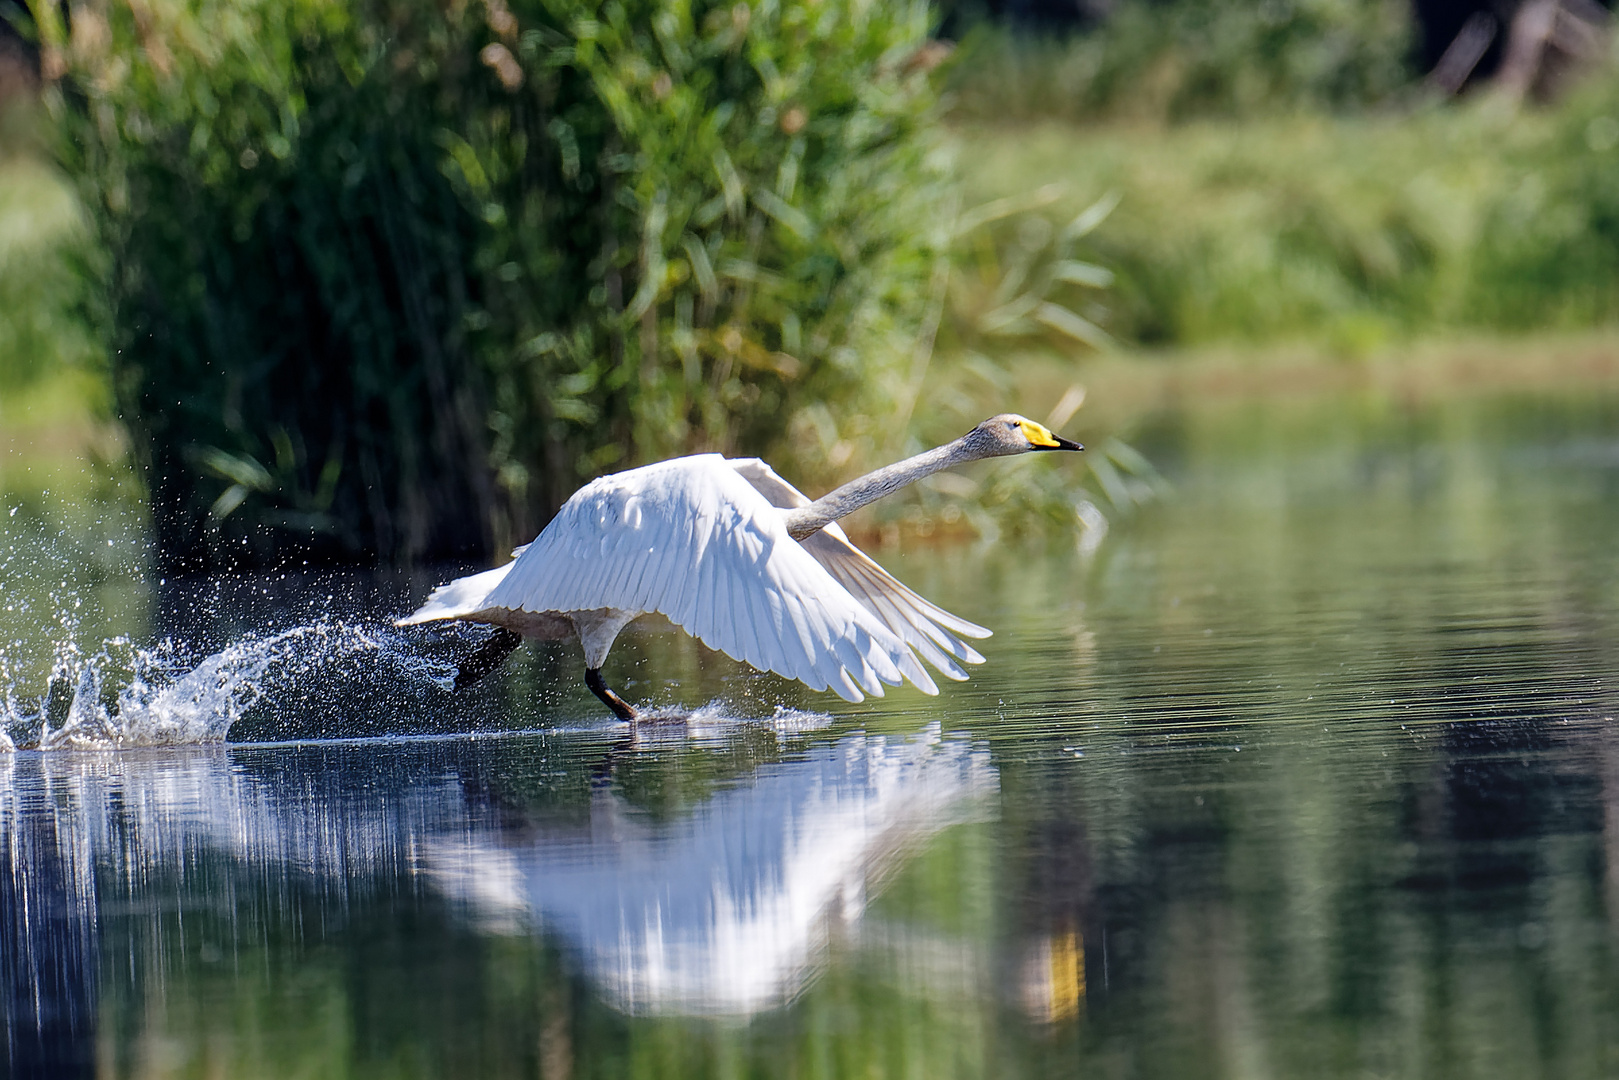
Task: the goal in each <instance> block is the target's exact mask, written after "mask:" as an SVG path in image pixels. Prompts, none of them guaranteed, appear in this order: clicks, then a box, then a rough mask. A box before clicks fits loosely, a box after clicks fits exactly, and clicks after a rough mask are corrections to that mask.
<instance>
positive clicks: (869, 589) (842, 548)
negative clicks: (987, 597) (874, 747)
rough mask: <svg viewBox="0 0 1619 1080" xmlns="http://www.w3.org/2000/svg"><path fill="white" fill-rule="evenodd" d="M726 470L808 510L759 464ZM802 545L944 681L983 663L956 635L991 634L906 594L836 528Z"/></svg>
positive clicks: (739, 461)
mask: <svg viewBox="0 0 1619 1080" xmlns="http://www.w3.org/2000/svg"><path fill="white" fill-rule="evenodd" d="M726 464H728V465H730V466H731V467H732V468H733V469H735V470H736V471H737V473H738V474H740V475H741V477H742V478H743V479H744V480H746V481H747V482H748V483H750V484H752V485H753V486H754V488H756V489H757V490H758V492H759V494H761V495H763V496H764V497H765V498H766V499H768V500H769V501H770V503H771V505H773V506H777V507H780V508H781V509H784V510H790V509H793V508H795V507H799V506H808V505H809V502H810V500H809V497H808V496H806V495H805V494H804V493H803V492H801V491H799V490H798V489H797V488H795V487H794V486H793V485H791V484H789V483H788V482H787V481H785V480H783V479H782V478H781V477H780V476H779V475H777V474H776V471H775V470H774V469H772V468H771V467H770V466H769V465H766V464H765V463H764V462H763V461H760V460H759V459H758V458H733V459H731V460H730V461H728V462H726ZM799 543H800V544H801V545H803V548H804V550H805V551H807V552H809V553H810V555H811V556H812V557H813V558H814V559H815V561H816V562H818V563H820V564H821V565H822V566H823V567H825V568H826V572H827V573H828V574H831V575H832V577H833V579H834V580H836V581H837V583H838V584H839V585H842V586H843V587H844V589H846V590H848V592H849V594H850V595H851V596H853V597H854V598H855V599H856V600H858V601H860V603H861V604H862V605H864V606H865V608H866V610H867V611H870V612H871V613H872V614H873V615H875V616H876V617H877V618H878V619H880V620H882V622H883V625H885V626H887V627H888V628H889V629H890V630H892V631H893V632H894V633H895V634H897V635H898V636H899V637H900V639H901V640H903V641H904V642H905V643H906V644H908V645H910V646H911V647H912V648H914V649H915V650H916V651H917V652H918V653H919V654H921V656H922V659H924V660H926V661H927V662H928V663H930V664H932V665H933V666H934V667H936V668H938V669H939V671H940V673H941V674H943V675H944V676H945V677H946V678H950V679H957V680H960V679H965V678H966V677H967V673H966V672H965V671H963V670H962V669H961V666H960V665H959V664H957V663H956V661H957V660H960V661H961V662H962V663H966V664H982V663H983V662H984V658H983V656H981V655H980V654H979V652H978V650H976V649H974V648H973V647H972V646H971V645H968V644H967V643H966V642H965V641H962V640H961V639H960V638H957V637H955V636H954V635H955V634H960V635H962V636H963V637H971V638H986V637H989V636H990V632H989V631H988V630H986V629H984V628H983V627H982V626H979V625H978V624H977V623H970V622H968V621H967V620H966V619H962V618H958V617H957V616H955V615H952V614H950V613H949V612H948V611H946V610H944V609H943V608H941V607H939V606H937V605H935V604H930V603H929V602H928V601H926V600H924V599H922V598H921V597H920V596H918V595H917V594H916V593H914V592H912V591H911V590H910V589H907V588H906V587H905V586H904V585H902V584H900V583H899V581H897V580H896V579H895V578H894V576H893V575H892V574H890V573H889V572H888V571H886V570H884V569H883V568H882V567H881V566H879V565H877V563H876V562H874V561H873V560H872V559H871V558H870V556H868V555H867V554H866V553H865V552H863V551H861V550H860V549H859V548H857V547H855V546H854V544H853V543H851V542H850V541H849V537H848V536H847V535H845V533H844V531H843V530H842V529H840V528H838V526H837V525H836V523H834V524H832V525H828V526H827V527H826V528H824V529H822V530H821V531H820V532H817V533H812V534H811V535H809V536H807V537H805V538H804V539H803V540H801V541H799ZM947 654H948V655H947ZM952 658H953V659H952Z"/></svg>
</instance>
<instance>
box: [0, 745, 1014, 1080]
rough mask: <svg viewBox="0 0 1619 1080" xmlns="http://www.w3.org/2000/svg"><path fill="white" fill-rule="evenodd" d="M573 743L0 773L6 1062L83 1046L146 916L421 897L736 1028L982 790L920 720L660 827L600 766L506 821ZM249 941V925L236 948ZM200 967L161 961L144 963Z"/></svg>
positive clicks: (973, 771)
mask: <svg viewBox="0 0 1619 1080" xmlns="http://www.w3.org/2000/svg"><path fill="white" fill-rule="evenodd" d="M536 743H538V741H536ZM581 749H582V748H581V747H579V746H577V745H575V746H572V747H569V746H566V745H558V744H551V745H550V746H549V751H548V748H547V746H546V745H545V744H533V743H524V744H522V745H516V744H508V745H507V746H505V747H501V746H499V741H498V740H496V741H489V742H485V743H482V744H479V743H477V742H474V741H459V742H444V743H438V744H433V743H416V744H405V745H401V744H397V743H394V744H376V743H371V744H359V745H334V744H326V745H315V746H303V747H296V748H280V749H262V748H248V747H238V748H234V749H225V748H211V749H202V750H198V751H195V752H162V753H153V752H130V753H83V754H81V753H72V754H42V753H25V754H8V755H0V773H3V774H4V775H3V776H0V780H3V783H0V924H3V925H0V931H3V937H4V945H5V951H6V953H8V954H9V960H8V961H7V962H6V963H5V964H4V967H5V968H6V969H7V970H6V972H5V974H6V976H7V978H6V980H5V981H6V982H7V984H8V992H7V994H6V999H5V1009H4V1011H5V1013H6V1015H5V1017H4V1019H5V1029H6V1035H7V1040H8V1042H10V1044H11V1045H10V1048H9V1051H8V1054H7V1056H8V1057H9V1059H10V1062H11V1064H12V1065H14V1066H16V1065H18V1064H19V1063H26V1062H27V1061H29V1060H34V1061H36V1062H38V1061H40V1060H42V1059H47V1058H48V1059H51V1060H53V1061H55V1062H58V1063H61V1062H62V1061H63V1060H64V1057H63V1055H67V1056H69V1057H71V1056H73V1055H75V1054H77V1053H78V1052H80V1051H83V1052H88V1051H89V1050H90V1049H91V1047H92V1046H93V1039H94V1034H93V1028H94V1026H95V1022H96V1021H95V1016H96V1013H97V1008H96V1004H95V999H96V997H97V996H98V994H99V992H100V991H99V990H98V981H97V973H98V970H99V971H101V972H106V971H109V970H111V971H117V970H119V969H120V968H126V969H127V970H129V971H130V972H131V973H133V972H134V971H135V966H134V961H133V959H131V960H130V962H129V963H128V964H125V963H123V962H121V961H119V960H118V959H117V958H115V957H109V956H105V955H102V953H103V952H105V949H106V947H107V946H106V944H105V943H104V940H103V939H104V938H105V937H106V934H107V933H108V929H109V927H110V926H112V925H115V924H116V925H120V926H122V925H123V924H124V923H126V922H131V921H132V922H131V925H130V926H129V927H128V930H127V933H128V934H133V935H134V938H140V937H143V936H146V935H145V933H144V932H143V931H141V930H140V929H139V924H142V921H143V920H147V921H152V924H153V925H152V927H151V928H150V931H151V935H152V936H151V937H150V939H149V940H150V941H152V942H160V941H162V940H163V938H164V932H163V931H162V930H161V929H160V928H158V926H157V921H158V920H160V919H162V918H164V917H166V916H164V915H163V912H165V911H168V912H172V911H174V910H176V909H175V907H174V905H176V904H178V905H179V908H178V910H180V911H182V912H183V911H185V910H186V909H188V908H190V909H199V908H200V909H204V910H211V911H216V912H217V911H221V904H224V905H225V907H226V908H230V907H232V906H233V905H234V904H235V903H236V902H238V901H246V902H248V903H249V904H250V905H251V906H252V907H253V908H255V909H256V910H257V912H258V915H257V917H260V918H268V919H270V920H271V922H286V923H289V924H290V923H293V922H296V923H298V924H299V926H300V927H301V926H302V925H303V923H302V919H303V913H302V912H301V911H300V910H299V907H300V902H299V901H297V899H296V897H297V896H298V895H300V894H301V895H304V896H306V897H308V896H309V894H310V893H314V894H316V895H317V896H318V897H323V898H325V900H324V901H321V903H322V904H323V906H326V905H329V904H333V903H335V904H337V905H338V908H336V909H334V910H342V911H349V910H350V909H351V908H352V909H353V911H354V912H355V913H356V914H357V913H358V911H359V910H360V909H359V908H355V907H354V905H361V907H363V906H364V905H365V904H367V903H369V902H370V901H371V900H384V899H385V898H386V897H387V896H388V895H390V894H393V895H397V896H401V897H402V896H407V895H409V894H411V893H414V892H416V891H417V890H418V889H419V888H420V886H421V884H422V883H424V882H425V883H428V884H429V886H430V888H436V889H437V890H439V891H441V892H442V894H443V895H444V896H446V897H447V898H448V899H449V900H450V901H451V904H452V907H453V908H455V909H458V910H460V911H461V912H462V913H463V914H464V915H465V916H467V917H469V918H470V919H471V920H472V921H473V922H474V924H475V925H476V926H477V927H478V928H479V929H482V930H484V931H486V932H488V931H496V932H504V933H531V932H544V933H546V934H548V935H552V936H554V938H555V939H557V940H560V941H561V942H562V943H563V945H564V947H565V949H566V950H567V951H568V952H571V953H573V954H574V955H576V956H577V957H579V962H580V966H581V968H582V970H583V972H584V974H585V975H586V976H587V977H588V978H589V979H590V981H591V982H593V983H594V984H595V986H596V987H597V988H598V989H599V990H600V992H601V993H602V995H603V996H604V997H605V999H606V1000H607V1001H609V1002H611V1003H612V1004H613V1005H615V1006H617V1007H618V1008H620V1009H622V1010H625V1011H628V1012H635V1013H648V1012H698V1013H709V1014H715V1013H730V1014H746V1013H749V1012H753V1011H756V1010H758V1009H761V1008H765V1007H768V1006H770V1005H773V1004H776V1003H779V1002H782V1001H785V1000H787V999H790V998H792V997H793V996H794V995H795V994H796V993H797V992H798V991H799V990H801V989H802V988H803V986H804V985H805V984H806V982H807V981H808V980H809V979H810V978H811V976H812V975H813V974H814V971H815V969H816V965H817V962H818V960H819V959H820V958H821V956H822V954H823V953H824V946H825V945H826V943H827V941H828V939H829V936H830V935H831V934H832V932H833V931H834V929H835V928H837V927H838V926H840V925H843V924H847V923H849V922H850V921H853V920H856V919H858V918H859V916H860V913H861V910H862V906H863V903H864V897H865V894H866V890H867V887H868V885H869V884H870V883H871V882H873V881H874V880H875V879H877V878H879V877H880V876H881V875H882V874H884V873H885V872H886V871H887V870H890V869H892V868H893V867H894V866H895V865H896V863H897V860H898V857H899V856H901V855H902V854H903V853H904V852H905V851H906V850H907V849H909V848H911V847H912V846H914V845H915V844H917V843H919V842H920V841H922V840H924V839H925V838H926V837H927V836H928V835H930V834H932V833H934V832H937V831H938V830H940V829H942V828H944V827H945V826H947V825H950V824H952V823H955V822H959V821H963V820H966V819H967V818H968V817H969V815H972V814H974V813H975V811H976V809H977V808H979V807H981V806H982V802H981V800H979V799H978V798H977V797H978V796H981V795H984V794H988V793H993V792H994V791H995V790H996V787H997V778H996V773H995V770H994V767H993V766H992V765H991V763H990V759H989V753H988V751H987V750H986V749H984V748H982V747H980V746H974V745H973V744H971V743H969V742H966V741H963V740H960V739H955V738H946V737H943V736H942V735H941V733H940V731H939V730H938V728H937V727H936V726H935V727H933V728H930V729H928V730H926V731H924V732H922V733H919V734H918V735H917V736H915V737H913V738H909V739H906V738H885V737H877V736H867V735H849V736H845V737H843V738H840V739H837V740H835V741H831V742H824V743H821V744H819V745H814V746H811V747H809V748H808V749H805V750H803V751H801V752H797V753H794V754H792V755H790V756H789V757H787V758H785V759H783V760H777V761H773V762H771V763H768V764H764V765H761V766H759V767H757V768H756V769H754V770H752V771H751V772H749V773H748V774H746V775H745V776H744V777H742V778H740V779H733V780H732V781H730V782H728V783H724V784H722V785H721V786H719V787H718V788H717V789H716V790H714V791H713V792H712V793H711V794H709V795H708V796H707V797H706V798H703V799H700V800H698V801H696V802H695V803H693V804H689V805H687V806H685V807H683V808H682V809H680V810H678V811H677V812H675V813H673V814H672V815H670V816H658V815H653V814H650V813H648V812H646V811H643V810H639V809H637V808H636V807H634V806H633V805H632V804H630V803H629V802H628V801H627V800H626V799H625V797H624V796H623V794H622V793H621V791H620V790H619V788H618V785H616V784H614V783H612V782H609V781H604V780H602V779H601V777H600V773H601V771H602V770H601V768H600V765H599V764H598V765H597V766H596V772H597V775H598V779H597V781H596V782H595V783H594V784H589V783H588V782H585V781H583V779H582V778H581V782H580V783H579V784H577V785H576V786H575V787H574V788H573V790H577V791H578V792H579V796H578V798H577V799H574V800H571V801H570V800H569V799H567V798H563V799H562V800H560V801H559V802H558V803H556V804H553V805H554V807H555V808H554V809H541V810H534V809H528V808H524V809H518V810H513V809H512V802H513V800H512V799H510V798H507V797H505V795H506V794H507V793H510V792H513V791H517V790H518V789H521V788H522V785H523V784H524V783H525V782H531V780H532V775H533V772H534V770H535V769H536V768H549V767H550V766H551V764H552V763H551V762H549V761H547V760H545V758H544V755H545V754H546V753H547V752H553V753H557V754H559V755H560V756H559V759H558V761H557V762H556V765H557V769H558V770H559V771H561V772H567V771H569V770H570V769H571V770H572V774H573V775H574V776H576V777H578V776H579V775H580V773H581V771H582V770H581V760H580V759H581ZM584 749H588V748H584ZM685 752H691V753H704V751H696V750H689V749H688V750H686V751H685ZM611 753H612V754H620V755H621V754H622V751H613V752H611ZM597 756H598V758H599V754H598V755H597ZM768 756H775V755H768ZM537 758H538V759H539V760H538V761H536V759H537ZM564 758H566V759H567V760H563V759H564ZM619 760H620V761H622V760H623V758H622V757H620V758H619ZM611 765H612V763H611V762H609V766H610V767H611ZM638 767H639V766H638ZM584 769H585V770H586V771H588V766H585V767H584ZM525 770H526V771H527V773H528V774H529V780H527V781H525V780H524V773H525ZM503 789H504V792H503ZM223 883H230V884H228V885H226V886H225V887H227V888H228V889H229V897H227V896H225V895H222V894H221V893H220V891H219V890H220V888H221V887H222V884H223ZM242 889H247V890H249V894H252V893H256V894H257V899H253V898H252V897H251V895H249V894H241V893H240V890H242ZM231 898H235V899H231ZM41 913H46V914H47V915H48V917H46V918H41V917H40V914H41ZM258 932H259V931H255V930H253V929H251V928H250V927H248V926H245V925H243V926H239V927H238V928H237V930H236V931H235V933H236V936H237V937H238V938H239V939H240V940H239V941H238V945H239V946H242V947H251V940H250V939H252V938H254V937H255V936H256V935H257V933H258ZM298 932H299V933H300V934H301V933H304V932H305V931H303V930H302V929H300V930H299V931H298ZM134 938H131V941H133V940H134ZM173 947H174V943H173V942H172V941H171V942H170V944H169V945H168V946H167V948H170V949H172V948H173ZM226 947H227V948H229V947H230V946H228V945H227V946H226ZM182 952H183V948H182ZM192 962H193V961H192V960H189V959H187V957H185V956H184V955H175V956H170V957H169V959H168V960H166V961H164V962H163V963H162V964H160V965H159V968H160V969H161V968H164V967H169V968H172V967H173V965H175V964H180V965H182V966H184V965H186V964H189V963H192ZM143 963H144V961H143ZM109 964H110V965H111V966H110V967H109V966H108V965H109ZM171 974H172V972H171ZM164 978H165V976H164V975H163V974H162V971H161V970H157V969H154V970H152V971H151V972H150V974H149V975H148V976H145V977H141V978H140V979H138V982H139V983H140V984H143V985H144V989H142V990H139V991H138V992H139V993H141V994H142V995H150V994H157V995H161V994H162V993H163V990H162V989H161V987H162V985H163V980H164ZM154 979H155V980H156V981H155V982H154V981H153V980H154ZM24 988H26V990H27V993H24V992H23V990H24ZM53 996H54V997H56V998H60V1000H47V999H50V998H52V997H53ZM75 1048H77V1049H75Z"/></svg>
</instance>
